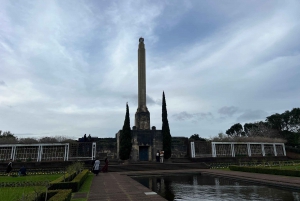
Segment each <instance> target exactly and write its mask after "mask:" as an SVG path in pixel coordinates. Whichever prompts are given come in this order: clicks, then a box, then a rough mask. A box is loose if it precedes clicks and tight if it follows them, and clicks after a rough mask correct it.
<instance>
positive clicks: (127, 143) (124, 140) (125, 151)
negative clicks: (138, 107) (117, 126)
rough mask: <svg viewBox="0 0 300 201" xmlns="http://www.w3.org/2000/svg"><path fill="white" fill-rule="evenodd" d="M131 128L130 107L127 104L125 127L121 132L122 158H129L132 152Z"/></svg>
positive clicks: (120, 153) (120, 154)
mask: <svg viewBox="0 0 300 201" xmlns="http://www.w3.org/2000/svg"><path fill="white" fill-rule="evenodd" d="M131 147H132V143H131V130H130V118H129V107H128V103H127V104H126V115H125V121H124V125H123V129H122V131H121V134H120V150H119V157H120V159H121V160H128V159H129V158H130V153H131Z"/></svg>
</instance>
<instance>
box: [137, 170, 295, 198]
mask: <svg viewBox="0 0 300 201" xmlns="http://www.w3.org/2000/svg"><path fill="white" fill-rule="evenodd" d="M132 178H133V179H135V180H136V181H138V182H139V183H141V184H143V185H144V186H146V187H148V188H150V189H152V191H154V192H156V193H157V194H159V195H161V196H162V197H164V198H166V199H167V200H193V201H194V200H235V201H239V200H264V201H267V200H272V201H273V200H278V201H282V200H283V201H290V200H300V193H299V192H296V191H294V192H293V191H289V190H285V189H278V188H271V187H268V186H262V185H254V184H250V183H246V182H237V181H234V180H230V179H224V178H219V177H214V176H208V175H200V174H199V175H179V176H175V175H172V176H167V175H162V176H142V177H141V176H132Z"/></svg>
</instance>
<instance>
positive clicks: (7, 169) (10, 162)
mask: <svg viewBox="0 0 300 201" xmlns="http://www.w3.org/2000/svg"><path fill="white" fill-rule="evenodd" d="M11 170H12V159H10V160H9V163H8V165H7V168H6V173H7V176H10V172H11Z"/></svg>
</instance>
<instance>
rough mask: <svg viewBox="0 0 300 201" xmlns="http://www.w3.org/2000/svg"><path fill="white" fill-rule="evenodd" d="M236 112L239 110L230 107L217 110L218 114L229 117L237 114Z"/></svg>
mask: <svg viewBox="0 0 300 201" xmlns="http://www.w3.org/2000/svg"><path fill="white" fill-rule="evenodd" d="M238 110H239V108H238V107H235V106H230V107H227V106H224V107H222V108H220V109H219V110H218V113H219V114H222V115H226V116H229V117H231V116H232V115H234V114H235V113H237V112H238Z"/></svg>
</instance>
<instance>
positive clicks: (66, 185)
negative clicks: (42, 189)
mask: <svg viewBox="0 0 300 201" xmlns="http://www.w3.org/2000/svg"><path fill="white" fill-rule="evenodd" d="M88 173H89V171H88V170H83V171H82V172H80V173H79V174H78V175H77V176H76V177H75V178H74V179H73V180H72V181H67V182H62V181H59V180H58V179H57V180H54V181H52V182H50V187H49V190H56V189H72V191H73V192H77V191H78V190H79V188H80V186H81V185H82V184H83V182H84V180H85V179H86V178H87V176H88Z"/></svg>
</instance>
